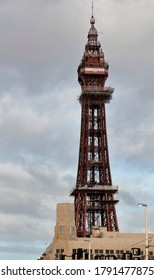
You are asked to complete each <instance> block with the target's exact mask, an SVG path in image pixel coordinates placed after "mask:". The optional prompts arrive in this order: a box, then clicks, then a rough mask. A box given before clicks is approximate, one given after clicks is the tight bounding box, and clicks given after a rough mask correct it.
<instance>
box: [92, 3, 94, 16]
mask: <svg viewBox="0 0 154 280" xmlns="http://www.w3.org/2000/svg"><path fill="white" fill-rule="evenodd" d="M93 11H94V6H93V1H92V17H93Z"/></svg>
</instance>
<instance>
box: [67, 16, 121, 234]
mask: <svg viewBox="0 0 154 280" xmlns="http://www.w3.org/2000/svg"><path fill="white" fill-rule="evenodd" d="M90 23H91V27H90V30H89V33H88V42H87V44H86V46H85V52H84V55H83V58H82V61H81V63H80V65H79V67H78V81H79V83H80V85H81V89H82V92H81V95H80V98H79V101H80V103H81V107H82V114H81V137H80V150H79V163H78V173H77V181H76V187H75V188H74V189H73V191H72V192H71V195H73V196H74V197H75V199H74V204H75V223H76V227H77V236H78V237H88V236H90V234H91V231H92V227H93V226H94V227H107V230H108V231H118V230H119V229H118V222H117V216H116V210H115V204H116V203H117V202H118V199H115V194H116V193H117V191H118V188H117V187H114V186H113V185H112V178H111V172H110V163H109V153H108V142H107V129H106V114H105V103H108V102H109V101H110V99H111V98H112V93H113V89H112V88H110V87H105V81H106V79H107V77H108V67H109V66H108V64H107V63H106V62H105V60H104V53H103V51H102V49H101V45H100V43H99V42H98V40H97V37H98V34H97V30H96V28H95V26H94V24H95V19H94V17H93V15H92V17H91V20H90Z"/></svg>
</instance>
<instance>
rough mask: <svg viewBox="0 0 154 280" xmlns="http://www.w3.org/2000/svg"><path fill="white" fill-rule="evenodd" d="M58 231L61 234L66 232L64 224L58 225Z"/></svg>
mask: <svg viewBox="0 0 154 280" xmlns="http://www.w3.org/2000/svg"><path fill="white" fill-rule="evenodd" d="M58 233H59V234H64V226H59V227H58Z"/></svg>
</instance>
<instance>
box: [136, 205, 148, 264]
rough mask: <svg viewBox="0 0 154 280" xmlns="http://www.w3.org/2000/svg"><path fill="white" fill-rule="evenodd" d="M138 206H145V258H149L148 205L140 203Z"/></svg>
mask: <svg viewBox="0 0 154 280" xmlns="http://www.w3.org/2000/svg"><path fill="white" fill-rule="evenodd" d="M137 205H138V206H143V207H144V209H145V259H146V260H148V205H147V204H145V203H138V204H137Z"/></svg>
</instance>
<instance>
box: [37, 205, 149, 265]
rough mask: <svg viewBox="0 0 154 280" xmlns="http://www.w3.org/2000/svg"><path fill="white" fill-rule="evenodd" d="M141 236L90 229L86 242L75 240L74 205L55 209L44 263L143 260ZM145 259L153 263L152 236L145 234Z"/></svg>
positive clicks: (139, 234) (97, 228) (143, 238)
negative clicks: (50, 238) (52, 228)
mask: <svg viewBox="0 0 154 280" xmlns="http://www.w3.org/2000/svg"><path fill="white" fill-rule="evenodd" d="M145 243H146V242H145V234H144V233H119V232H113V231H107V228H106V227H93V228H92V234H91V236H90V237H88V238H81V237H77V234H76V226H75V221H74V205H73V204H71V203H60V204H58V205H57V217H56V226H55V234H54V238H53V242H52V243H51V244H50V245H49V246H48V248H47V249H46V250H45V252H44V254H43V255H42V257H41V259H44V260H72V259H74V260H77V259H80V260H81V259H83V260H84V259H87V260H90V259H91V260H96V259H102V260H103V259H110V260H112V259H115V260H116V259H127V260H131V259H134V260H135V259H136V260H143V259H145ZM148 259H149V260H154V233H148Z"/></svg>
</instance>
